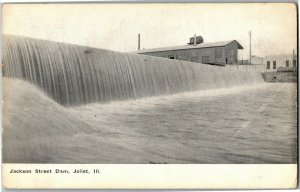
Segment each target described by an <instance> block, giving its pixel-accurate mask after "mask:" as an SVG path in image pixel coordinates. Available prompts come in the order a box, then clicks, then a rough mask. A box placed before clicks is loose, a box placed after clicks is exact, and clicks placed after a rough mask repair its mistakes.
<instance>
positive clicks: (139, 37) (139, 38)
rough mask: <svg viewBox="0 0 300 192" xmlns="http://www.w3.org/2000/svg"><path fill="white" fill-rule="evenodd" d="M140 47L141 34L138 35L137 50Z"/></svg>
mask: <svg viewBox="0 0 300 192" xmlns="http://www.w3.org/2000/svg"><path fill="white" fill-rule="evenodd" d="M140 49H141V35H140V34H139V35H138V50H140Z"/></svg>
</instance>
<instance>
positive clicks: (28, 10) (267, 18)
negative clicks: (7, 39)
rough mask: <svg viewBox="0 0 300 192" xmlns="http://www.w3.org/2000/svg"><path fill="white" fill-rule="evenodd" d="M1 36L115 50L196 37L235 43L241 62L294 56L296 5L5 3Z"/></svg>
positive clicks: (145, 46) (167, 44)
mask: <svg viewBox="0 0 300 192" xmlns="http://www.w3.org/2000/svg"><path fill="white" fill-rule="evenodd" d="M2 14H3V33H5V34H15V35H23V36H28V37H34V38H40V39H47V40H53V41H61V42H68V43H73V44H81V45H88V46H92V47H98V48H104V49H110V50H115V51H122V52H124V51H135V50H136V49H137V37H138V33H140V34H141V47H142V48H156V47H166V46H176V45H184V44H186V43H187V42H188V40H189V38H190V37H191V36H193V35H194V34H195V33H196V34H197V35H201V36H202V37H203V38H204V42H216V41H227V40H234V39H235V40H237V41H238V42H240V43H241V45H242V46H243V47H244V50H243V51H240V54H239V57H240V59H241V58H243V59H247V57H248V53H249V37H248V32H249V30H251V31H252V54H253V55H258V56H265V55H272V54H292V50H293V49H295V48H296V42H297V41H296V39H297V35H296V34H297V28H296V27H297V26H296V19H297V18H296V6H295V5H294V4H274V3H272V4H271V3H270V4H266V3H259V4H220V3H215V4H69V5H66V4H40V5H34V4H28V5H22V4H19V5H6V6H5V7H4V9H3V13H2Z"/></svg>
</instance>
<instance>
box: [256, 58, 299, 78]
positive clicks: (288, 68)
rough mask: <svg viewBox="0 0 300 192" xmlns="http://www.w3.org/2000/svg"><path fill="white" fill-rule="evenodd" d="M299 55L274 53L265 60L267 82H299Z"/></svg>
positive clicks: (264, 76)
mask: <svg viewBox="0 0 300 192" xmlns="http://www.w3.org/2000/svg"><path fill="white" fill-rule="evenodd" d="M297 66H298V64H297V55H273V56H267V57H266V58H265V60H264V71H263V73H262V75H263V78H264V80H265V81H266V82H297Z"/></svg>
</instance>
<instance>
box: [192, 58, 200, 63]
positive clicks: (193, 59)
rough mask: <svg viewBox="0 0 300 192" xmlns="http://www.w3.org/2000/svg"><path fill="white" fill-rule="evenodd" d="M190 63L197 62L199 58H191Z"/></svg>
mask: <svg viewBox="0 0 300 192" xmlns="http://www.w3.org/2000/svg"><path fill="white" fill-rule="evenodd" d="M191 62H199V57H192V58H191Z"/></svg>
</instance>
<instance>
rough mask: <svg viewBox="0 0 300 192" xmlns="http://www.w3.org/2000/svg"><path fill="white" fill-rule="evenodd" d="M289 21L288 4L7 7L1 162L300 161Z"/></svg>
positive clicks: (292, 10)
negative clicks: (299, 157) (299, 159)
mask: <svg viewBox="0 0 300 192" xmlns="http://www.w3.org/2000/svg"><path fill="white" fill-rule="evenodd" d="M297 19H298V18H297V5H296V4H294V3H214V4H209V3H166V4H164V3H118V4H117V3H89V4H85V3H80V4H76V3H72V4H64V3H62V4H54V3H50V4H38V3H36V4H4V5H2V37H1V38H2V100H3V104H2V127H3V128H2V129H3V133H2V146H3V148H2V162H3V163H7V164H128V165H129V164H149V165H150V164H163V165H161V166H167V164H184V165H186V164H216V165H217V164H297V163H298V162H297V161H298V160H297V158H298V151H297V150H298V149H297V146H298V132H297V129H298V124H297V78H298V50H297V28H298V26H297ZM10 171H12V172H13V171H14V170H13V169H12V170H11V169H10ZM17 171H18V170H17ZM76 171H78V172H80V171H83V170H80V169H79V168H78V170H75V171H74V173H76ZM94 172H95V170H94ZM100 172H101V170H99V173H100Z"/></svg>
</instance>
